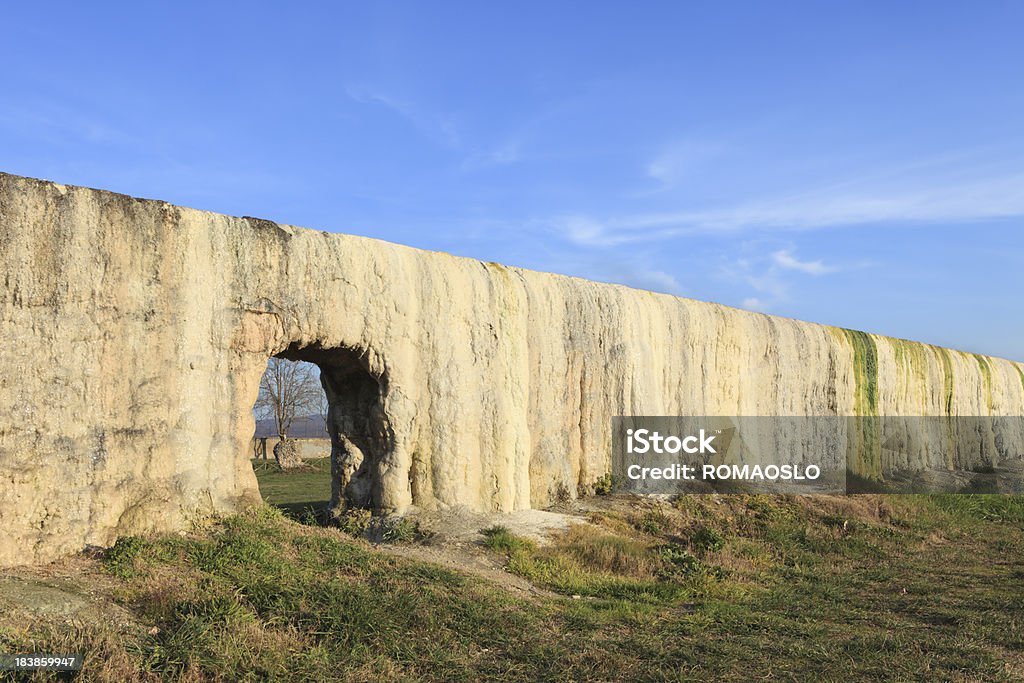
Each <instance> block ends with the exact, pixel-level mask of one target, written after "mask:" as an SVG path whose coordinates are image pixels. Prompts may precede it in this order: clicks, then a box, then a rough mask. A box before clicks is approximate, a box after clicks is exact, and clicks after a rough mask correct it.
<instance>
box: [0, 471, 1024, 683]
mask: <svg viewBox="0 0 1024 683" xmlns="http://www.w3.org/2000/svg"><path fill="white" fill-rule="evenodd" d="M276 476H278V477H280V476H289V477H290V476H299V475H276ZM274 480H275V475H273V474H269V473H264V474H261V476H260V481H261V487H262V486H263V485H264V482H267V483H268V484H269V483H271V482H273V481H274ZM297 482H298V480H296V481H295V483H294V486H295V487H296V489H301V490H302V491H303V493H302V495H303V501H302V502H308V501H310V500H313V499H316V500H319V499H320V498H318V497H317V496H314V495H313V494H312V493H311V489H307V488H306V487H305V486H304V485H301V486H300V485H299V484H298V483H297ZM278 484H279V488H277V489H276V490H277V491H278V494H271V495H279V494H280V491H281V490H284V489H287V488H289V487H290V486H292V484H290V483H286V482H278ZM269 492H270V489H267V491H266V492H265V493H269ZM320 495H322V494H320ZM279 502H289V501H279ZM290 502H294V501H290ZM591 507H592V508H593V509H592V511H591V512H590V516H589V520H588V523H587V524H581V525H578V526H574V527H572V528H570V529H569V530H568V531H567V532H565V533H564V534H563V535H562V536H560V537H558V538H556V539H555V540H554V541H553V542H552V543H550V544H547V545H544V546H539V545H538V544H537V543H535V542H534V541H531V540H529V539H525V538H520V537H517V536H516V535H514V534H512V533H511V532H509V531H508V529H506V528H503V527H501V526H495V527H491V528H488V529H486V530H485V532H484V534H483V536H482V540H481V546H480V548H479V550H478V551H479V552H480V553H482V554H484V557H489V558H491V559H493V560H495V561H497V562H500V563H504V564H505V565H506V566H507V569H508V571H509V572H512V573H515V574H517V575H519V576H521V577H525V578H527V579H529V580H530V581H531V582H533V583H534V584H535V585H537V586H539V587H541V588H543V589H544V590H543V591H542V592H541V594H539V595H535V596H530V597H523V596H522V594H513V593H512V592H510V591H509V590H507V589H506V588H504V587H502V586H500V585H498V584H496V583H493V582H491V581H488V580H484V579H481V578H478V577H476V576H474V575H472V574H464V573H459V572H456V571H452V570H450V569H446V568H443V567H441V566H438V565H434V564H428V563H424V562H419V561H415V560H410V559H405V558H403V557H398V556H395V555H394V554H392V553H388V552H384V551H382V550H380V549H377V548H374V547H373V546H371V545H369V544H368V543H366V542H365V541H362V540H358V539H354V538H352V537H350V536H347V535H346V534H344V533H342V532H341V531H339V530H337V529H327V528H321V527H316V526H310V525H304V524H300V523H297V522H295V521H293V520H291V519H289V518H288V517H286V516H284V515H282V514H281V512H280V511H278V510H276V509H275V508H273V507H269V506H268V507H264V508H262V509H260V510H257V511H255V512H253V513H250V514H246V515H241V516H237V517H232V518H229V519H225V520H223V521H222V522H220V523H219V524H218V525H217V526H216V527H215V528H213V529H208V530H205V531H203V532H196V533H195V534H192V535H189V536H180V535H174V536H164V537H154V538H145V539H144V538H128V539H123V540H121V541H119V542H118V544H117V545H116V546H115V547H114V548H113V549H112V550H110V551H108V552H107V553H106V554H105V555H104V556H103V557H102V558H101V559H99V560H97V563H98V568H99V569H100V571H101V572H102V573H103V575H104V576H106V577H108V579H109V581H111V582H112V583H113V585H114V586H115V591H114V595H115V596H116V600H117V601H118V602H119V603H120V604H122V605H124V606H126V607H127V608H128V609H130V610H131V612H132V613H133V615H135V618H136V620H137V622H138V626H137V627H136V628H134V629H127V630H126V629H123V628H122V629H113V628H107V627H103V626H88V627H85V626H80V627H73V628H69V627H67V626H54V625H50V626H42V625H39V624H28V625H25V626H24V627H23V628H21V629H10V628H8V629H4V630H2V631H0V650H7V651H13V650H18V649H22V650H24V648H32V649H33V650H35V651H39V650H60V651H69V650H80V651H84V652H86V653H87V657H88V660H87V668H86V671H87V676H86V677H87V678H89V679H94V680H111V681H120V680H137V679H141V680H168V679H169V680H186V681H201V680H223V681H236V680H243V681H244V680H252V681H262V680H275V681H276V680H284V681H333V680H344V681H401V680H431V681H477V680H499V681H568V680H595V681H689V680H694V681H697V680H722V681H751V680H762V681H808V680H821V681H849V680H886V681H893V680H896V681H901V680H908V681H909V680H922V681H924V680H928V681H935V680H939V681H957V680H960V681H1017V680H1024V624H1022V620H1024V563H1022V558H1024V501H1022V500H1021V499H1020V498H1015V497H1007V496H933V497H925V496H906V497H896V496H892V497H881V496H859V497H851V498H818V499H811V498H799V497H768V496H739V495H737V496H722V497H689V498H684V499H681V500H679V501H677V502H676V503H675V504H667V503H658V502H655V501H649V500H640V499H635V498H623V497H616V496H611V497H606V498H601V499H599V502H598V503H595V504H594V505H593V506H591ZM39 680H45V679H42V678H40V679H39Z"/></svg>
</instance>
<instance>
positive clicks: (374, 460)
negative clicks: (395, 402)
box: [275, 344, 394, 515]
mask: <svg viewBox="0 0 1024 683" xmlns="http://www.w3.org/2000/svg"><path fill="white" fill-rule="evenodd" d="M275 355H276V357H277V358H284V359H286V360H294V361H306V362H308V363H313V364H314V365H316V366H317V367H319V368H320V383H321V384H322V385H323V388H324V392H325V393H326V394H327V403H328V411H327V432H328V434H329V435H330V438H331V503H330V512H331V514H332V515H337V514H340V513H341V512H344V511H345V510H346V509H349V508H366V509H369V510H372V511H374V512H375V513H376V512H383V511H385V510H383V500H384V490H383V484H382V477H381V475H382V469H383V467H384V466H385V465H386V462H387V458H388V456H389V455H390V454H391V452H392V451H393V449H394V433H393V431H392V429H391V426H390V424H389V423H388V419H387V414H386V412H385V410H384V399H385V396H386V394H387V373H386V372H382V373H375V372H374V371H372V370H371V368H370V363H369V362H368V352H367V350H366V349H359V348H355V347H349V346H337V347H329V348H325V347H322V346H320V345H318V344H314V345H311V346H298V345H297V344H292V345H291V346H289V347H288V348H286V349H285V350H284V351H281V352H280V353H277V354H275Z"/></svg>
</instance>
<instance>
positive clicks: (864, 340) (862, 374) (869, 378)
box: [843, 329, 878, 417]
mask: <svg viewBox="0 0 1024 683" xmlns="http://www.w3.org/2000/svg"><path fill="white" fill-rule="evenodd" d="M843 333H844V334H845V335H846V339H847V341H849V342H850V346H852V347H853V379H854V384H855V389H854V392H855V393H854V405H853V410H854V413H855V414H856V415H857V416H859V417H867V416H871V415H878V347H877V346H876V345H875V340H874V338H872V336H871V335H870V334H868V333H867V332H859V331H857V330H847V329H843Z"/></svg>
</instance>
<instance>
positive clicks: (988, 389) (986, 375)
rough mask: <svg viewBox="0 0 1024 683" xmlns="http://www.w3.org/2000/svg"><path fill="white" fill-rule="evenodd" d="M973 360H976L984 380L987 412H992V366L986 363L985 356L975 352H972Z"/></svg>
mask: <svg viewBox="0 0 1024 683" xmlns="http://www.w3.org/2000/svg"><path fill="white" fill-rule="evenodd" d="M971 355H972V356H974V360H976V361H978V367H979V368H980V369H981V377H982V379H983V380H984V382H985V406H986V407H987V408H988V414H989V415H991V414H992V367H991V366H990V365H989V364H988V359H987V358H985V356H982V355H979V354H977V353H972V354H971Z"/></svg>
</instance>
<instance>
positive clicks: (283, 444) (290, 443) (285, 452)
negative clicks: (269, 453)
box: [274, 439, 302, 470]
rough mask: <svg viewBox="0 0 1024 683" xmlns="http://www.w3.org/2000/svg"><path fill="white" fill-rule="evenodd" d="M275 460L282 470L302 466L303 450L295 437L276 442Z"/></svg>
mask: <svg viewBox="0 0 1024 683" xmlns="http://www.w3.org/2000/svg"><path fill="white" fill-rule="evenodd" d="M274 460H276V461H277V466H278V467H280V468H281V469H282V470H293V469H295V468H296V467H302V451H301V448H300V447H299V442H298V441H296V440H295V439H285V440H283V441H278V442H277V443H276V444H274Z"/></svg>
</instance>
